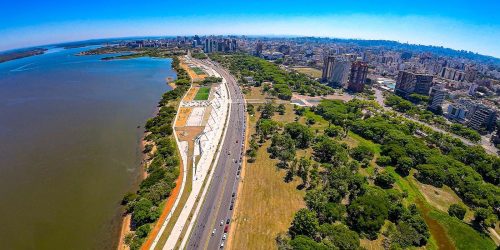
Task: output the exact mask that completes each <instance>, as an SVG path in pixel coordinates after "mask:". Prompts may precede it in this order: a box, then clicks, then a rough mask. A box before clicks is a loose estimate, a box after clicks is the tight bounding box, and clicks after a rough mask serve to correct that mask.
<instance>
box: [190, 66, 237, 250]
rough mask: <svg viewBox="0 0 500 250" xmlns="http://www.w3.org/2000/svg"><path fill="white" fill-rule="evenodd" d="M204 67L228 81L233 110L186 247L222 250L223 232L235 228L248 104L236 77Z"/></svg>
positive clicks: (220, 70)
mask: <svg viewBox="0 0 500 250" xmlns="http://www.w3.org/2000/svg"><path fill="white" fill-rule="evenodd" d="M203 63H204V64H206V65H208V66H209V67H211V68H213V69H214V70H215V71H217V73H219V74H220V75H221V76H222V77H223V78H224V79H226V81H227V86H228V88H229V96H230V98H231V107H230V110H229V120H228V123H227V125H226V126H227V131H226V134H225V138H224V140H223V144H222V147H221V151H220V155H219V159H218V161H217V162H216V166H215V169H214V171H215V172H214V175H213V178H212V180H211V182H210V186H209V189H208V192H207V194H206V196H205V199H204V201H203V204H202V207H201V211H200V213H199V216H198V218H197V219H196V222H195V224H194V228H193V231H192V233H191V235H190V236H189V237H190V238H189V241H188V244H187V246H186V248H187V249H190V250H194V249H218V248H221V244H222V243H224V245H225V243H226V240H227V236H225V237H224V234H225V232H224V231H225V229H226V230H229V229H230V227H231V224H232V220H231V219H232V214H233V211H234V210H233V209H234V203H235V200H236V199H237V197H236V190H237V187H238V183H239V180H240V171H241V161H242V157H243V144H244V140H245V126H246V121H245V101H244V97H243V95H242V93H241V90H240V88H239V86H238V84H237V82H236V80H235V79H234V77H233V76H232V75H231V74H230V73H229V72H228V71H226V70H225V69H224V68H222V67H221V66H220V65H218V64H216V63H213V62H211V61H204V62H203ZM228 219H229V224H228V223H227V221H228ZM226 227H227V228H226ZM227 235H228V234H227ZM223 238H226V239H223Z"/></svg>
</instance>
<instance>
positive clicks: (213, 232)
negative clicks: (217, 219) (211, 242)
mask: <svg viewBox="0 0 500 250" xmlns="http://www.w3.org/2000/svg"><path fill="white" fill-rule="evenodd" d="M215 230H216V229H215V228H214V231H212V236H213V235H215Z"/></svg>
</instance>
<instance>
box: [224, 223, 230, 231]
mask: <svg viewBox="0 0 500 250" xmlns="http://www.w3.org/2000/svg"><path fill="white" fill-rule="evenodd" d="M227 231H229V225H226V226H225V227H224V233H227Z"/></svg>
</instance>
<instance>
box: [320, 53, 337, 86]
mask: <svg viewBox="0 0 500 250" xmlns="http://www.w3.org/2000/svg"><path fill="white" fill-rule="evenodd" d="M334 62H335V57H334V56H325V58H324V62H323V72H322V74H321V81H323V82H328V80H329V79H331V78H332V73H333V64H334Z"/></svg>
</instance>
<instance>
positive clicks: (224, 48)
mask: <svg viewBox="0 0 500 250" xmlns="http://www.w3.org/2000/svg"><path fill="white" fill-rule="evenodd" d="M201 46H203V52H205V53H213V52H226V53H227V52H235V51H236V50H237V49H238V43H237V42H236V39H234V38H232V39H231V38H217V37H213V36H211V37H206V38H205V39H204V40H203V42H202V40H201V39H200V38H199V37H197V36H195V39H193V47H194V48H196V47H201Z"/></svg>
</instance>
